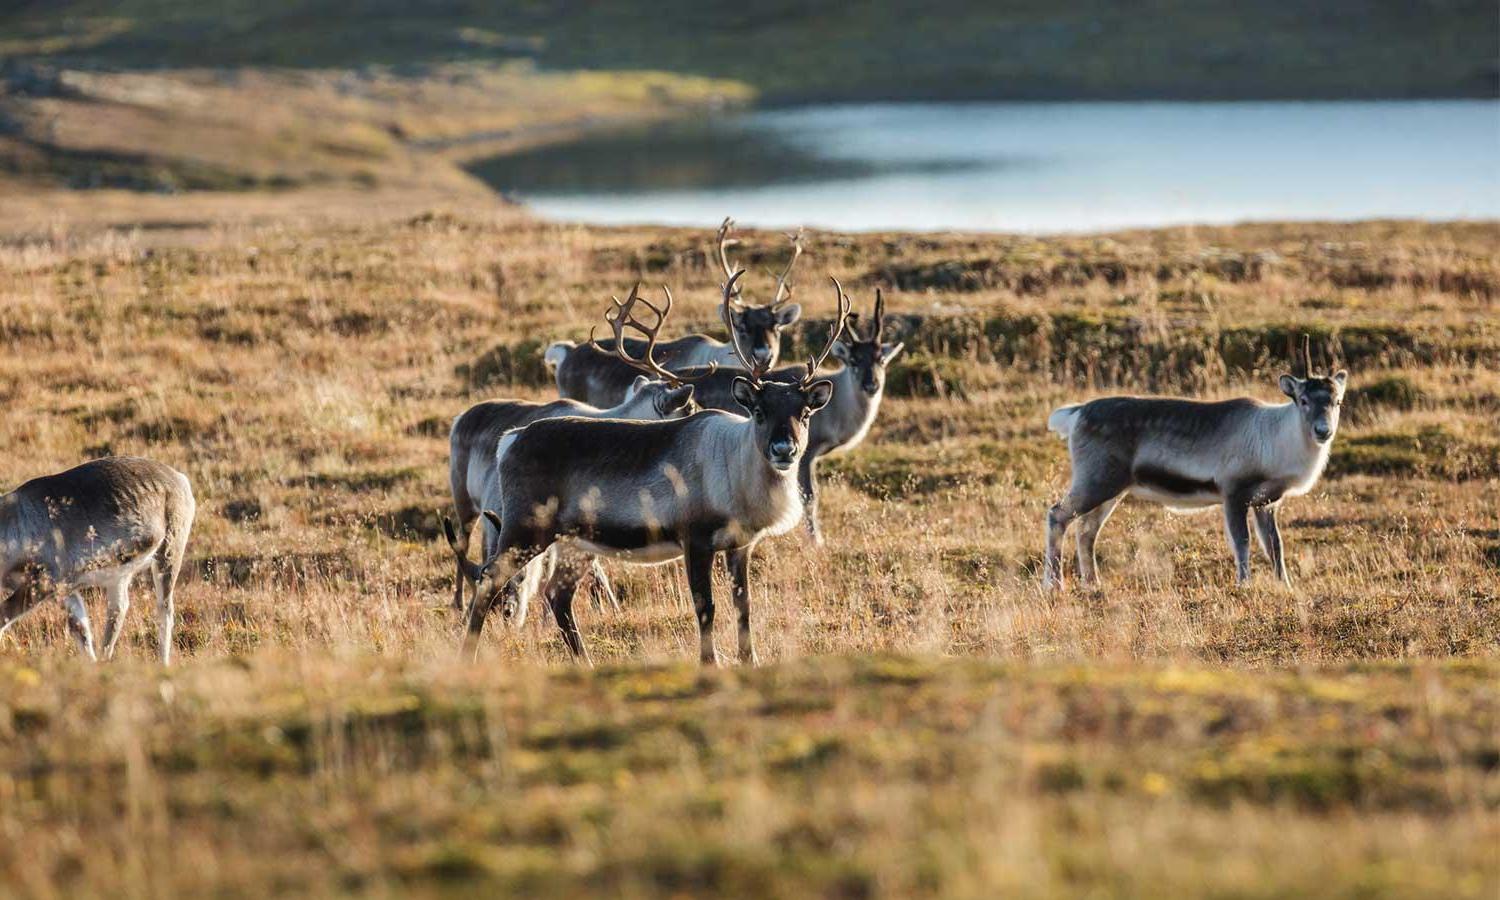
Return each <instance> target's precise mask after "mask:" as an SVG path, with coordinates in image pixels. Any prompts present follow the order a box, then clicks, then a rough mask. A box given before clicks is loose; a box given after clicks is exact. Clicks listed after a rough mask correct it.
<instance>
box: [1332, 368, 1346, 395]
mask: <svg viewBox="0 0 1500 900" xmlns="http://www.w3.org/2000/svg"><path fill="white" fill-rule="evenodd" d="M1348 380H1349V370H1348V369H1339V370H1338V371H1337V372H1334V373H1333V383H1334V384H1336V385H1338V386H1339V390H1340V391H1343V389H1344V384H1345V383H1346V382H1347V381H1348Z"/></svg>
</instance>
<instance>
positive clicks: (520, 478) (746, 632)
mask: <svg viewBox="0 0 1500 900" xmlns="http://www.w3.org/2000/svg"><path fill="white" fill-rule="evenodd" d="M742 274H743V272H734V273H732V274H731V276H730V278H729V279H728V281H726V282H725V284H724V289H723V301H722V304H723V306H724V307H725V314H726V315H727V314H728V312H729V308H730V307H731V306H732V304H733V300H734V296H735V284H736V282H738V280H739V278H740V276H741V275H742ZM638 302H639V301H638V300H637V301H635V302H631V301H627V302H626V303H625V304H620V305H619V306H617V307H616V308H614V309H613V310H612V311H611V316H610V322H611V325H612V326H613V327H614V328H615V329H616V333H617V335H621V336H623V335H622V332H623V330H624V329H625V328H626V327H629V328H631V329H632V330H635V331H637V332H639V333H641V334H643V335H645V336H646V338H645V343H646V346H647V347H651V346H653V343H652V338H654V337H655V335H656V334H657V332H659V331H660V329H661V325H662V323H663V321H664V320H665V317H666V311H665V310H658V315H657V318H656V320H655V321H654V322H651V323H643V322H640V321H639V320H638V319H636V318H635V316H634V311H635V306H636V304H637V303H638ZM838 303H839V313H838V316H837V317H836V319H835V320H834V324H833V327H832V329H831V333H830V334H829V338H828V346H827V347H825V348H824V349H823V351H821V352H820V353H819V354H817V355H816V356H814V357H813V359H812V360H810V361H809V362H808V364H807V367H806V374H805V377H804V378H802V379H801V380H799V381H797V382H796V383H793V384H783V383H780V382H773V381H766V380H764V376H765V374H766V369H767V368H768V367H767V366H766V365H765V364H764V363H759V364H758V363H757V362H756V361H755V359H754V358H753V357H752V356H751V355H750V354H749V353H748V352H747V351H745V350H744V348H743V347H741V346H740V344H739V342H738V340H737V339H736V340H735V342H734V343H735V349H736V356H737V357H738V358H739V359H740V361H741V362H742V363H743V364H744V365H745V372H744V373H742V374H740V375H738V376H736V378H735V381H734V382H733V392H734V396H735V399H736V400H737V401H738V402H739V404H740V406H741V407H742V408H743V410H744V412H745V413H746V415H743V416H741V415H734V414H732V413H726V412H722V411H717V410H707V411H704V412H700V413H697V414H695V415H692V416H689V417H687V418H685V419H676V420H672V421H665V422H625V421H618V420H594V419H582V418H576V417H567V418H560V419H547V420H544V421H541V422H537V423H535V424H533V425H529V426H527V427H526V428H523V429H520V430H518V431H512V432H510V433H509V434H507V435H506V436H505V437H503V438H502V439H501V440H500V446H499V449H498V450H497V452H496V456H497V459H498V461H499V467H500V481H501V485H502V491H501V492H502V496H503V502H502V504H501V506H502V509H501V512H500V515H499V516H498V517H497V518H498V521H495V524H496V525H497V526H499V528H500V540H499V542H498V545H497V548H496V555H495V557H494V558H492V559H490V560H488V561H486V563H485V572H486V576H485V578H484V579H483V580H481V582H480V585H479V590H478V594H477V595H476V597H475V601H474V603H473V604H472V605H471V606H470V607H469V616H468V619H469V622H468V633H467V635H466V636H465V639H464V652H465V653H466V654H470V655H472V654H474V653H475V652H477V648H478V639H479V635H480V633H481V631H482V630H483V628H484V622H485V618H486V616H487V615H488V613H489V611H490V608H491V606H492V605H493V604H494V603H495V602H496V600H497V599H498V598H499V597H500V596H501V593H502V590H503V588H504V585H505V584H506V582H507V580H508V579H510V578H511V577H512V575H513V574H514V573H516V572H518V571H522V570H523V569H524V568H525V567H526V566H527V565H528V564H529V563H530V562H531V561H532V560H534V559H536V558H537V557H539V556H541V555H543V554H546V553H548V552H549V550H551V549H552V548H553V547H554V546H558V545H561V546H563V547H564V549H565V550H566V551H567V552H565V553H563V554H560V555H559V558H560V559H562V560H564V561H566V562H569V564H572V563H571V560H573V559H575V558H578V557H586V556H587V555H599V556H610V557H615V558H620V559H624V560H628V561H631V562H635V563H641V564H656V563H664V562H668V561H670V560H674V559H677V558H678V557H686V560H687V572H688V585H689V588H690V590H691V592H692V595H693V604H694V606H695V608H696V610H697V616H698V636H699V659H700V660H701V661H702V662H703V663H705V664H709V665H712V664H716V663H717V661H718V655H717V653H716V651H715V649H714V638H713V624H714V597H713V578H712V573H713V562H714V558H715V557H716V556H717V555H718V554H720V553H723V554H725V556H726V557H727V561H728V564H729V572H730V576H731V579H732V580H733V596H734V603H735V607H736V609H737V610H738V613H739V656H740V661H741V662H754V661H755V649H754V644H753V642H752V640H751V635H750V556H751V554H752V553H753V552H754V549H755V547H756V545H757V544H758V543H759V542H760V541H761V540H762V539H763V538H766V537H768V536H772V535H777V534H782V533H784V532H786V531H788V530H789V529H791V528H793V527H794V526H795V525H796V524H797V521H798V520H799V519H800V518H801V517H802V496H801V492H800V491H799V490H798V488H797V481H796V472H795V470H796V467H797V463H798V460H799V458H800V457H801V455H802V452H803V450H804V448H805V447H806V444H807V432H808V423H809V421H810V420H811V419H812V417H813V413H815V412H816V411H818V410H819V409H821V408H823V406H825V405H826V404H827V403H828V401H829V398H830V397H831V396H832V394H833V384H832V382H830V381H828V380H826V379H821V378H817V377H816V372H817V368H818V366H819V365H820V364H821V363H822V361H823V360H824V359H825V358H826V357H827V355H828V353H829V352H831V349H832V344H833V341H834V340H836V339H837V338H838V336H839V334H840V333H841V332H842V330H843V327H844V320H845V319H846V318H847V316H848V313H849V307H848V300H847V298H845V297H844V296H843V293H842V291H840V292H839V297H838ZM630 358H631V359H632V360H634V361H635V363H636V364H637V365H639V366H640V367H641V368H642V369H643V370H648V367H649V366H650V363H649V362H648V360H650V359H651V357H650V355H649V353H648V354H646V355H645V356H631V357H630ZM559 565H562V563H559ZM569 574H570V575H576V574H578V573H577V569H576V568H575V569H574V570H573V572H571V573H569ZM554 577H556V576H554ZM555 596H556V597H557V598H558V599H557V600H555V601H554V602H553V604H552V609H553V613H554V614H555V615H556V617H557V621H558V625H559V627H560V628H562V630H563V636H564V639H565V640H566V641H567V643H568V646H569V648H570V649H571V650H572V651H573V652H574V653H575V654H577V655H583V654H584V650H583V640H582V636H581V635H580V634H579V632H578V628H577V625H576V624H575V623H574V621H573V615H572V609H571V594H570V593H568V592H567V591H559V592H557V593H556V595H555Z"/></svg>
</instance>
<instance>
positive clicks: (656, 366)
mask: <svg viewBox="0 0 1500 900" xmlns="http://www.w3.org/2000/svg"><path fill="white" fill-rule="evenodd" d="M640 291H641V283H640V282H639V281H637V282H636V283H635V286H634V287H632V288H631V289H630V295H629V296H627V297H626V298H625V302H624V303H621V302H620V298H619V297H610V298H609V299H610V302H611V303H613V306H611V307H610V309H609V310H607V311H606V312H605V313H604V321H605V322H608V323H609V327H610V330H612V331H613V332H614V333H615V351H614V353H615V356H617V357H618V358H619V359H620V361H622V362H624V363H625V364H626V365H628V366H631V367H632V368H635V369H639V370H641V371H642V372H645V373H646V374H647V375H650V376H651V377H652V378H659V379H661V380H662V381H665V382H666V383H667V384H670V385H671V386H672V387H681V386H682V385H684V384H686V383H687V382H688V381H697V380H698V379H697V378H691V379H689V378H683V377H682V376H681V375H678V374H677V373H675V372H672V371H669V370H668V369H666V368H663V367H662V365H661V363H659V362H657V361H656V338H657V336H658V335H659V334H661V327H662V325H664V324H665V323H666V321H667V316H668V314H670V313H671V312H672V292H671V290H669V289H668V288H667V286H666V285H662V286H661V292H662V293H663V294H665V295H666V298H667V302H666V303H665V304H664V305H663V306H660V307H657V306H654V305H652V303H651V301H650V300H647V299H645V298H643V297H642V296H641V294H640ZM637 303H639V304H641V305H643V306H645V307H646V308H647V309H649V310H651V312H652V313H654V314H655V315H656V321H655V322H653V323H651V324H649V325H648V324H645V323H643V322H642V321H641V320H640V319H638V318H636V316H635V312H634V311H635V305H636V304H637ZM595 327H596V328H597V326H595ZM627 328H633V329H635V331H636V332H638V333H639V334H640V335H641V336H642V337H644V338H645V339H646V349H645V350H643V351H642V352H641V355H640V357H639V358H637V357H634V356H631V355H630V351H629V350H626V349H625V329H627ZM589 346H590V347H592V348H594V349H595V350H598V351H599V352H601V353H608V352H609V351H607V350H605V349H604V348H603V347H601V346H599V342H598V341H596V340H594V332H593V330H590V331H589ZM713 368H715V367H713V366H711V367H710V369H709V371H710V372H711V371H713ZM707 375H708V372H705V373H703V375H700V376H698V378H704V377H707Z"/></svg>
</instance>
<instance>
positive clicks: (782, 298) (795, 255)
mask: <svg viewBox="0 0 1500 900" xmlns="http://www.w3.org/2000/svg"><path fill="white" fill-rule="evenodd" d="M787 237H788V238H790V239H791V241H792V258H791V259H789V260H787V262H786V268H785V269H782V270H781V277H780V278H777V279H776V297H775V299H773V300H772V301H771V308H773V309H774V308H776V307H778V306H780V305H782V304H783V303H785V302H787V301H788V300H790V299H792V291H791V288H790V287H788V285H787V283H786V280H787V278H789V277H790V276H791V274H792V269H793V268H794V267H795V266H796V265H797V260H798V259H799V258H800V257H801V256H802V229H801V228H798V229H797V230H796V231H794V232H792V233H790V234H788V235H787Z"/></svg>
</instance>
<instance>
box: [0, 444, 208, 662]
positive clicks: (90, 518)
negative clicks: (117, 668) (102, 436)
mask: <svg viewBox="0 0 1500 900" xmlns="http://www.w3.org/2000/svg"><path fill="white" fill-rule="evenodd" d="M196 508H197V507H196V504H195V503H194V501H193V488H192V485H190V484H189V483H188V480H187V476H186V475H183V474H182V473H181V472H178V471H177V470H176V469H173V468H170V467H168V466H165V465H162V464H161V463H159V462H154V461H152V460H149V459H140V458H138V457H130V456H112V457H107V458H105V459H96V460H93V461H91V462H86V463H84V464H82V465H80V466H75V467H74V468H71V469H68V470H67V471H66V472H59V473H57V474H56V475H48V476H45V477H42V478H35V479H32V480H31V481H28V482H26V483H25V484H23V485H21V486H20V487H18V488H16V489H15V490H14V491H11V492H10V493H9V494H5V495H4V496H0V595H3V596H4V597H5V600H4V602H3V603H0V634H4V633H5V630H6V629H7V628H9V627H10V626H11V625H12V624H13V623H14V622H15V621H16V620H17V619H19V618H21V616H23V615H25V614H26V613H27V612H29V611H31V610H32V609H33V608H34V607H35V606H36V605H37V604H39V603H41V602H43V601H45V600H49V599H61V600H62V601H63V603H64V604H65V605H66V607H67V610H68V630H69V631H70V632H71V633H72V635H73V638H74V640H75V641H76V642H77V643H78V648H79V649H80V650H82V651H83V654H84V655H85V656H87V657H88V658H89V659H97V658H98V657H97V655H96V654H95V652H94V635H93V630H92V629H91V628H90V626H89V614H88V608H87V607H86V606H85V605H84V602H83V598H82V596H80V594H79V589H80V588H85V587H102V588H104V593H105V597H106V600H107V611H106V617H105V624H104V648H103V653H104V658H105V659H109V658H111V657H113V656H114V653H115V645H116V643H117V642H118V641H119V639H120V633H121V628H122V626H123V624H124V621H125V612H126V610H128V609H129V608H130V581H131V579H132V578H134V577H135V575H136V573H138V572H140V571H141V570H142V569H144V568H146V567H147V566H150V567H151V576H152V580H153V582H154V583H155V586H156V613H157V641H158V642H159V644H160V653H161V661H162V664H163V665H166V664H168V663H170V662H171V660H172V625H173V621H174V617H175V611H174V606H173V597H172V594H173V590H174V588H175V587H176V584H177V573H178V572H179V571H180V570H181V569H182V561H183V554H184V552H185V550H186V548H187V541H188V532H190V531H191V530H192V527H193V515H194V512H195V510H196Z"/></svg>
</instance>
